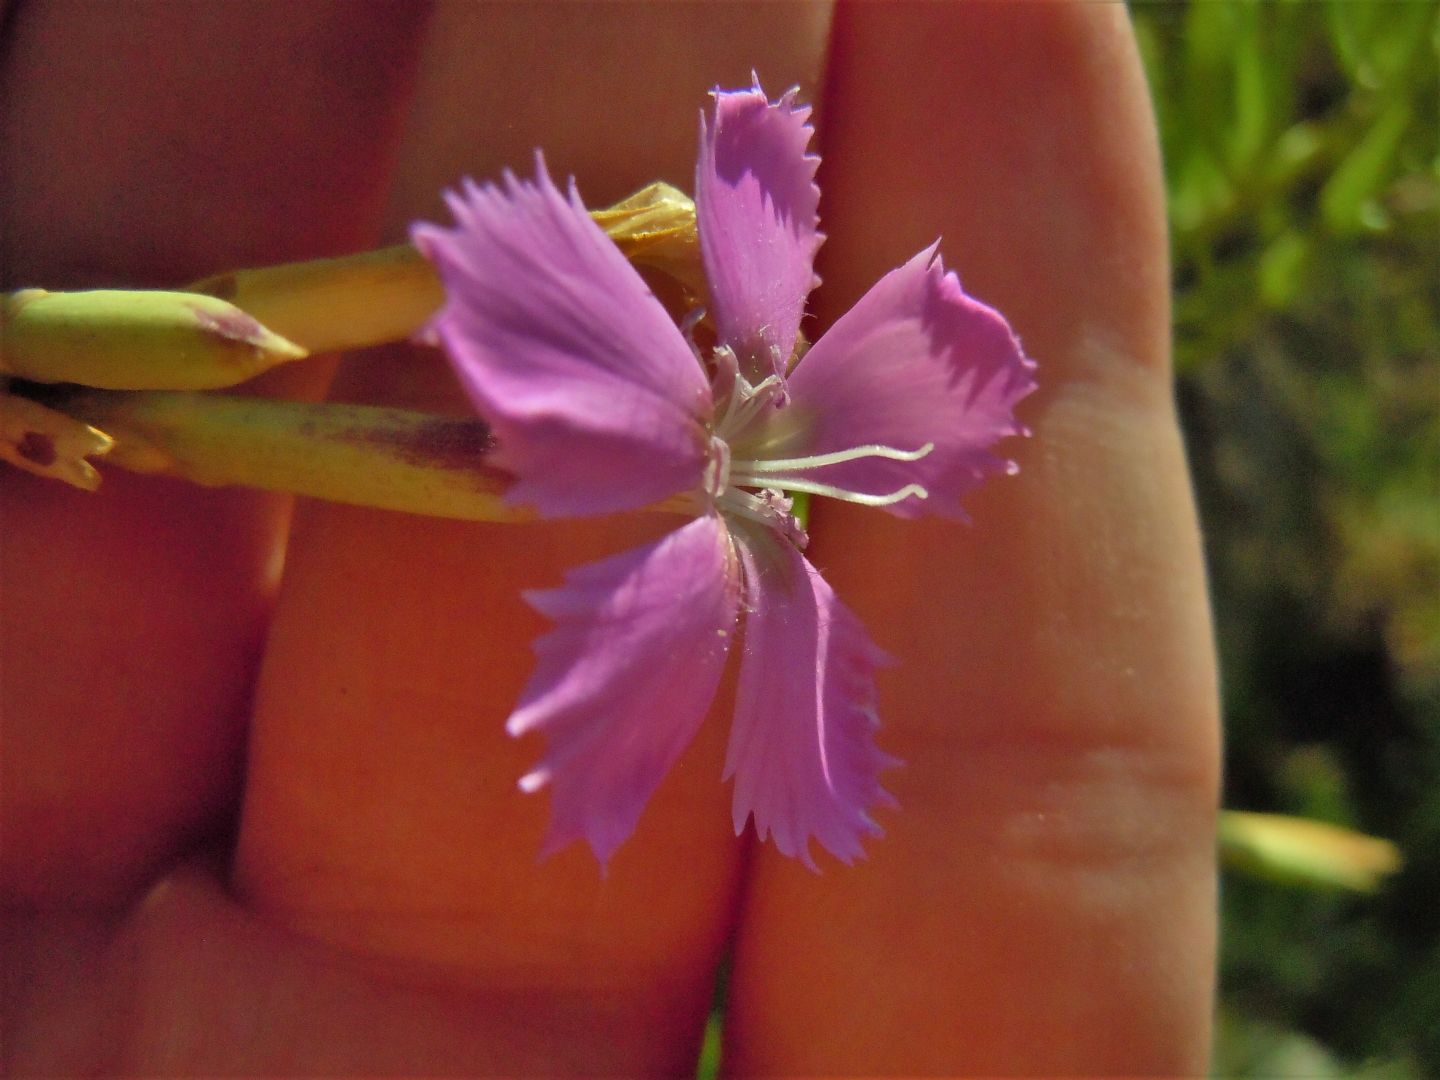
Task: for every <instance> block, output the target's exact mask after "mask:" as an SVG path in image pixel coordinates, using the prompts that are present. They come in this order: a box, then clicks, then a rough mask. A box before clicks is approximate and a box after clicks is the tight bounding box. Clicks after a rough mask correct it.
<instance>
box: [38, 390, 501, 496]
mask: <svg viewBox="0 0 1440 1080" xmlns="http://www.w3.org/2000/svg"><path fill="white" fill-rule="evenodd" d="M56 405H57V406H58V407H59V408H63V409H64V410H65V412H66V413H67V414H68V415H70V416H72V417H75V418H76V419H77V420H80V421H83V422H85V423H87V424H93V425H94V426H95V427H97V428H100V429H102V430H104V431H106V432H108V433H109V434H110V435H111V436H113V438H114V447H113V448H112V449H111V450H110V453H109V455H108V456H107V457H106V459H105V460H106V462H107V464H111V465H118V466H120V467H121V468H125V469H129V470H132V471H134V472H143V473H158V474H161V475H168V476H176V477H180V478H183V479H186V480H190V481H192V482H194V483H198V484H203V485H205V486H207V487H217V486H225V485H231V484H238V485H243V486H245V487H252V488H261V489H264V490H268V491H285V492H291V493H293V494H296V495H308V496H312V497H314V498H320V499H328V500H330V501H332V502H342V503H351V504H353V505H358V506H374V507H379V508H381V509H386V510H403V511H406V512H408V513H412V514H427V515H430V516H434V517H448V518H457V519H460V520H466V521H519V520H524V519H525V518H526V517H527V516H528V515H526V514H525V513H524V512H522V511H518V510H516V509H515V508H513V507H510V506H507V505H505V504H504V503H503V502H502V501H501V498H500V495H501V493H502V492H503V491H504V490H505V488H506V487H507V486H508V483H509V478H508V477H507V476H506V475H505V474H503V473H500V472H498V471H497V470H495V469H493V468H491V467H490V465H489V463H488V460H487V459H488V455H489V453H490V451H491V449H492V446H493V441H492V439H491V436H490V430H489V428H488V427H487V426H486V424H485V423H484V421H482V420H479V419H476V418H474V417H449V416H434V415H431V414H428V413H418V412H410V411H407V410H404V409H384V408H375V407H371V406H360V405H317V404H312V403H309V402H298V401H273V400H269V399H266V398H244V397H230V396H226V395H219V394H196V393H183V392H165V391H149V392H145V393H107V392H105V391H99V390H84V391H74V392H68V393H66V394H64V396H63V399H62V400H59V401H57V402H56Z"/></svg>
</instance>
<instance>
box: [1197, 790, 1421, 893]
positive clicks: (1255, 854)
mask: <svg viewBox="0 0 1440 1080" xmlns="http://www.w3.org/2000/svg"><path fill="white" fill-rule="evenodd" d="M1220 853H1221V855H1222V856H1223V857H1224V859H1225V861H1226V863H1228V864H1229V865H1231V866H1233V867H1235V868H1236V869H1239V870H1245V871H1248V872H1249V873H1252V874H1255V875H1256V876H1258V877H1263V878H1267V879H1269V880H1272V881H1281V882H1287V883H1290V884H1295V885H1308V886H1311V887H1319V888H1331V889H1349V890H1352V891H1355V892H1374V891H1375V890H1376V889H1377V888H1379V887H1380V883H1381V882H1382V881H1384V879H1385V878H1386V877H1388V876H1389V875H1391V874H1393V873H1394V872H1395V871H1397V870H1399V869H1400V867H1401V865H1402V863H1403V859H1402V858H1401V855H1400V849H1399V848H1397V847H1396V846H1395V845H1394V844H1393V843H1391V842H1390V841H1389V840H1382V839H1380V838H1379V837H1376V836H1366V835H1365V834H1364V833H1358V832H1355V831H1354V830H1352V829H1346V828H1343V827H1341V826H1339V825H1330V824H1328V823H1326V822H1323V821H1311V820H1309V819H1307V818H1295V817H1286V816H1284V815H1281V814H1254V813H1250V812H1248V811H1242V810H1226V811H1225V812H1224V813H1222V814H1221V815H1220Z"/></svg>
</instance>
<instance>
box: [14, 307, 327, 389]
mask: <svg viewBox="0 0 1440 1080" xmlns="http://www.w3.org/2000/svg"><path fill="white" fill-rule="evenodd" d="M306 355H308V354H307V353H306V351H305V350H304V349H302V348H300V347H299V346H298V345H296V344H294V343H293V342H291V341H287V340H286V339H285V338H283V337H281V336H280V335H278V334H276V333H274V332H273V331H271V330H269V329H267V328H266V327H264V326H262V325H261V324H260V323H259V322H257V321H256V320H255V319H254V318H252V317H251V316H250V315H247V314H246V313H245V312H243V311H241V310H240V309H239V308H237V307H235V306H234V305H233V304H230V303H227V302H226V301H224V300H219V299H216V298H215V297H211V296H201V295H198V294H195V293H183V292H159V291H122V290H117V289H97V290H93V291H88V292H53V293H52V292H46V291H45V290H43V289H26V290H23V291H21V292H17V293H11V294H10V295H9V296H7V297H5V300H4V306H3V309H0V374H4V375H10V376H16V377H19V378H23V379H29V380H31V381H33V382H44V383H57V382H69V383H79V384H81V385H83V386H94V387H99V388H102V389H107V390H148V389H172V390H213V389H217V388H220V387H225V386H234V385H235V384H236V383H241V382H244V381H246V380H247V379H251V378H254V377H255V376H256V375H259V374H260V373H261V372H263V371H267V370H269V369H270V368H272V367H275V366H276V365H277V364H283V363H287V362H289V361H291V360H299V359H301V358H302V357H304V356H306Z"/></svg>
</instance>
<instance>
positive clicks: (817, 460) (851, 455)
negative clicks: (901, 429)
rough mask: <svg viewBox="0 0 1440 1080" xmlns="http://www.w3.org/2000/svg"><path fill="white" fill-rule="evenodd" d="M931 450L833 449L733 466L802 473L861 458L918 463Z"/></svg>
mask: <svg viewBox="0 0 1440 1080" xmlns="http://www.w3.org/2000/svg"><path fill="white" fill-rule="evenodd" d="M934 449H935V444H934V443H933V442H928V443H926V444H925V445H924V446H922V447H920V449H919V450H897V449H895V448H894V447H893V446H877V445H870V446H855V447H852V448H851V449H849V450H836V451H835V452H834V453H830V454H812V455H810V456H809V457H796V458H769V459H763V460H756V461H737V462H735V463H734V467H735V468H736V469H737V470H739V471H743V472H746V473H749V474H751V475H752V476H760V475H766V474H769V473H783V472H803V471H805V470H806V469H818V468H821V467H822V466H825V465H840V464H843V463H844V462H846V461H857V460H859V459H860V458H872V457H876V458H885V459H886V460H887V461H919V460H920V459H921V458H923V457H925V456H926V455H927V454H929V453H930V451H932V450H934Z"/></svg>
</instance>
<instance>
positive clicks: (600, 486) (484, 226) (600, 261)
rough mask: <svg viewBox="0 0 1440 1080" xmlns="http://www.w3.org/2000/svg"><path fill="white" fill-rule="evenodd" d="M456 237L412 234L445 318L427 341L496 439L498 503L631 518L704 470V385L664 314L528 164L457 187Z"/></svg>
mask: <svg viewBox="0 0 1440 1080" xmlns="http://www.w3.org/2000/svg"><path fill="white" fill-rule="evenodd" d="M447 201H448V202H449V205H450V209H451V211H452V212H453V213H454V215H455V222H456V224H455V227H454V228H450V229H446V228H440V227H438V226H434V225H418V226H416V227H415V229H414V230H413V236H414V240H415V243H416V245H417V246H419V248H420V249H421V251H423V252H424V253H425V254H426V255H427V256H428V257H429V258H430V259H431V260H432V261H433V262H434V263H435V265H436V267H437V268H438V269H439V272H440V276H441V278H442V279H443V280H444V283H445V291H446V295H447V300H446V304H445V307H444V308H443V309H442V310H441V311H440V314H439V315H438V316H437V317H436V318H435V320H434V322H433V323H432V324H431V326H430V328H429V331H430V333H431V334H433V335H434V337H436V338H438V340H439V342H440V343H441V344H442V345H443V346H444V347H445V350H446V352H447V353H448V355H449V357H450V361H451V363H452V364H453V366H454V368H455V371H456V374H457V375H458V376H459V378H460V382H461V384H462V385H463V386H464V388H465V390H466V391H467V393H468V394H469V395H470V398H471V400H472V401H473V402H474V404H475V407H476V409H477V410H478V411H479V412H480V414H481V415H482V416H484V417H485V419H487V420H488V421H489V422H490V424H491V425H492V426H493V428H494V430H495V435H496V437H497V439H498V448H497V450H496V453H495V455H494V457H493V458H492V462H491V463H492V464H495V465H497V466H499V467H501V468H504V469H507V470H509V471H511V472H513V473H514V474H515V477H516V483H515V484H514V486H513V487H512V488H511V490H510V491H509V492H508V494H507V496H506V498H507V500H508V501H509V502H510V503H511V504H512V505H531V506H534V507H535V508H536V509H537V510H538V511H539V512H540V513H541V514H542V515H545V516H570V515H584V514H599V513H608V512H611V511H616V510H628V509H635V508H638V507H642V506H646V505H648V504H650V503H654V502H658V501H660V500H662V499H664V498H666V497H667V496H670V495H673V494H676V493H678V492H682V491H688V490H692V489H694V488H695V487H697V486H698V485H699V483H700V479H701V476H702V474H703V471H704V467H705V462H706V460H707V459H706V454H707V451H708V447H709V439H708V436H707V435H706V432H705V427H704V425H705V423H706V422H707V421H708V420H709V418H710V413H711V402H710V395H709V389H708V387H707V384H706V378H705V375H704V372H703V371H702V369H701V367H700V364H699V362H698V361H697V360H696V358H695V356H694V354H693V353H692V352H691V350H690V347H689V346H688V345H687V344H686V343H685V339H684V338H683V337H682V336H681V334H680V332H679V330H678V329H676V327H675V325H674V323H673V322H672V321H671V319H670V317H669V316H668V315H667V314H666V312H665V310H664V308H663V307H661V305H660V303H659V301H658V300H656V299H655V297H654V295H653V294H652V293H651V292H650V290H649V289H648V288H647V287H646V286H645V283H644V282H643V281H642V280H641V279H640V276H639V274H637V273H636V272H635V269H634V268H633V267H632V266H631V265H630V264H629V263H628V262H626V261H625V258H624V256H622V255H621V254H620V251H619V249H617V248H616V247H615V245H614V243H612V242H611V241H610V240H609V238H608V237H606V236H605V234H604V233H603V232H601V230H600V229H599V227H598V226H596V225H595V223H594V222H593V221H591V219H590V215H589V214H587V213H586V211H585V207H584V206H583V205H582V204H581V202H580V197H579V196H578V195H577V194H576V192H575V189H574V185H573V183H572V185H571V188H570V193H569V197H568V198H567V197H566V196H564V195H562V194H561V193H560V192H559V191H558V190H557V189H556V188H555V185H554V184H553V183H552V182H551V180H550V177H549V175H548V174H547V173H546V171H545V163H544V161H543V160H542V159H541V158H540V156H539V155H538V154H537V155H536V179H535V181H534V182H533V183H532V182H530V181H527V180H517V179H516V178H515V177H514V176H513V175H512V174H510V173H508V172H507V173H506V174H505V178H504V183H503V186H501V187H497V186H495V185H493V184H485V185H483V186H477V185H476V184H474V183H473V182H471V181H468V180H467V181H466V182H465V183H464V185H463V186H462V188H461V190H460V192H458V193H453V194H450V195H449V196H447Z"/></svg>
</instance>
